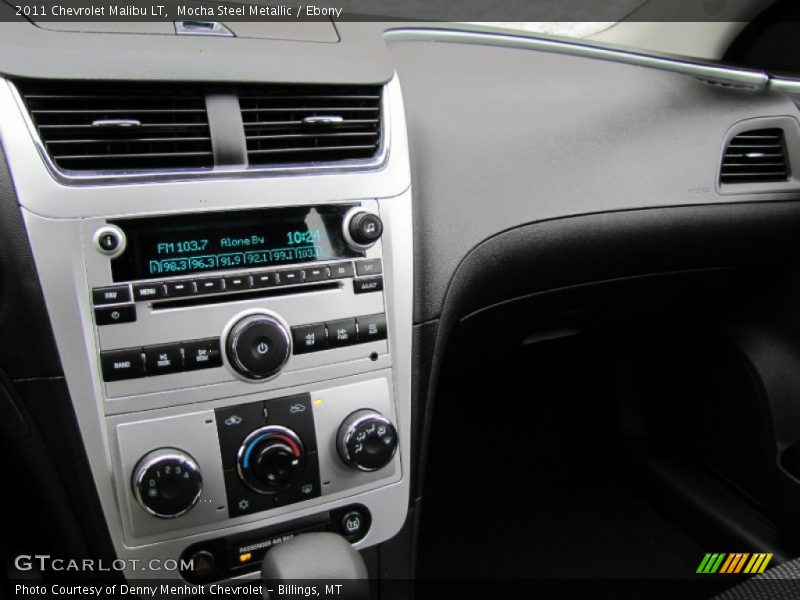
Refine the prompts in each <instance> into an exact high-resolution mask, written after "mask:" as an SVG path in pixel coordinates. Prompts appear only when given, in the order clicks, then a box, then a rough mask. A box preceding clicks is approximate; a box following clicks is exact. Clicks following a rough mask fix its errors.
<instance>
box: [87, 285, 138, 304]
mask: <svg viewBox="0 0 800 600" xmlns="http://www.w3.org/2000/svg"><path fill="white" fill-rule="evenodd" d="M92 301H93V302H94V304H95V306H97V305H100V304H117V303H120V302H130V301H131V291H130V289H128V286H127V285H117V286H114V287H107V288H95V289H93V290H92Z"/></svg>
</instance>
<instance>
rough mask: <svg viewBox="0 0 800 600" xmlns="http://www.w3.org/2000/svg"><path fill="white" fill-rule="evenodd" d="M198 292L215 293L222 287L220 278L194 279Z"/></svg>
mask: <svg viewBox="0 0 800 600" xmlns="http://www.w3.org/2000/svg"><path fill="white" fill-rule="evenodd" d="M195 285H197V293H198V294H216V293H217V292H221V291H222V289H223V285H224V284H223V283H222V278H217V277H213V278H209V279H198V280H196V281H195Z"/></svg>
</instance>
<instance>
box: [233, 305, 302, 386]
mask: <svg viewBox="0 0 800 600" xmlns="http://www.w3.org/2000/svg"><path fill="white" fill-rule="evenodd" d="M225 353H226V356H227V358H228V363H229V364H230V366H231V367H232V368H233V370H234V371H236V372H237V373H238V374H239V375H241V376H242V377H243V378H244V379H248V380H254V381H260V380H263V379H269V378H270V377H273V376H274V375H277V374H278V372H279V371H280V370H281V369H282V368H283V366H284V365H285V364H286V361H287V360H289V355H290V354H291V339H290V337H289V333H288V331H287V330H286V326H285V325H284V324H283V323H282V322H281V321H279V320H278V319H277V318H276V317H274V316H272V315H270V314H266V313H257V314H251V315H248V316H246V317H243V318H241V319H239V320H238V321H236V322H235V323H234V324H233V325H232V326H231V327H230V330H229V331H228V336H227V340H226V343H225Z"/></svg>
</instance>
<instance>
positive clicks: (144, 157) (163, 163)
mask: <svg viewBox="0 0 800 600" xmlns="http://www.w3.org/2000/svg"><path fill="white" fill-rule="evenodd" d="M18 89H19V91H20V94H21V95H22V98H23V99H24V101H25V103H26V104H27V106H28V110H29V111H30V115H31V119H32V120H33V124H34V125H35V127H36V129H37V131H38V132H39V136H40V138H41V141H42V143H43V144H44V147H45V149H46V151H47V153H48V154H49V155H50V158H51V159H52V161H53V163H54V164H55V165H56V166H58V167H59V168H61V169H64V170H70V171H136V170H165V169H184V168H192V169H197V168H205V167H208V168H210V167H212V166H213V162H214V161H213V153H212V147H211V136H210V133H209V127H208V115H207V113H206V102H205V95H204V94H203V92H202V90H199V89H196V90H193V89H186V88H183V87H182V88H181V89H176V88H172V87H167V86H157V85H117V84H103V83H98V82H92V83H74V82H70V83H63V84H62V83H46V84H43V83H36V82H19V83H18Z"/></svg>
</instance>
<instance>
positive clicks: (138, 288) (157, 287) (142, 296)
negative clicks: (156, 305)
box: [133, 283, 167, 302]
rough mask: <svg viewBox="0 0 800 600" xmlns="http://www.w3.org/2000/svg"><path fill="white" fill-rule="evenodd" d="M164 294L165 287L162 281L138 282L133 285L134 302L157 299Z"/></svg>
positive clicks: (165, 293)
mask: <svg viewBox="0 0 800 600" xmlns="http://www.w3.org/2000/svg"><path fill="white" fill-rule="evenodd" d="M166 295H167V288H166V286H165V285H164V284H163V283H139V284H136V285H134V286H133V299H134V300H135V301H136V302H141V301H143V300H157V299H158V298H163V297H165V296H166Z"/></svg>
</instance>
